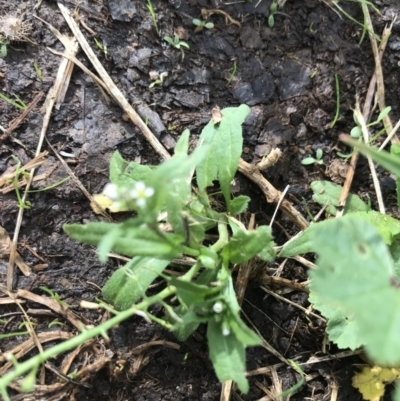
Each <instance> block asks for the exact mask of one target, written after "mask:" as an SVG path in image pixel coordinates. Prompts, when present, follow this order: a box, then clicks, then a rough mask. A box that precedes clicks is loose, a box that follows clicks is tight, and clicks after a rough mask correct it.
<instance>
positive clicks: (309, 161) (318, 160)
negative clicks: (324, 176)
mask: <svg viewBox="0 0 400 401" xmlns="http://www.w3.org/2000/svg"><path fill="white" fill-rule="evenodd" d="M322 155H323V150H322V149H318V150H317V151H316V152H315V157H312V156H310V157H306V158H305V159H303V160H302V161H301V164H304V165H305V166H308V165H309V164H320V165H322V164H324V161H323V160H322Z"/></svg>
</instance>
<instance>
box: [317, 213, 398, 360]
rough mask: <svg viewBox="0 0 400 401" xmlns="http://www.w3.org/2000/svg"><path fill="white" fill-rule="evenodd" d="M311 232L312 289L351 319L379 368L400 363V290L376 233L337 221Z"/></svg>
mask: <svg viewBox="0 0 400 401" xmlns="http://www.w3.org/2000/svg"><path fill="white" fill-rule="evenodd" d="M333 223H334V224H330V225H328V226H325V227H324V229H320V230H317V231H314V238H313V246H314V247H315V249H317V252H318V254H319V258H318V262H317V264H318V269H316V270H315V271H312V272H310V276H311V289H312V291H315V292H316V293H317V294H318V296H319V297H320V298H321V300H322V301H325V302H329V303H335V304H338V305H339V306H340V308H342V309H343V310H344V311H348V312H349V315H350V316H352V318H353V319H354V323H355V324H356V325H357V330H358V332H359V333H362V337H363V340H364V341H365V349H366V351H367V353H368V355H369V356H370V358H371V359H372V360H373V361H374V362H375V363H377V364H381V365H395V364H398V363H399V362H400V336H399V332H400V284H399V282H398V281H397V279H396V276H395V271H394V266H393V260H392V258H391V256H390V253H389V251H388V248H387V247H386V245H385V243H384V241H383V239H382V238H381V236H380V235H379V234H378V232H377V230H376V229H375V228H374V227H373V226H372V225H371V224H369V223H367V222H364V221H360V220H359V219H357V218H348V219H345V218H341V219H335V220H334V221H333Z"/></svg>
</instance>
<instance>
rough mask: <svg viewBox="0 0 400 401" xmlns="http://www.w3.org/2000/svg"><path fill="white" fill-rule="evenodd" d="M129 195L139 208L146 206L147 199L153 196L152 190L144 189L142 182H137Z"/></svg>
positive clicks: (149, 188)
mask: <svg viewBox="0 0 400 401" xmlns="http://www.w3.org/2000/svg"><path fill="white" fill-rule="evenodd" d="M129 195H130V196H131V198H132V199H135V201H136V204H137V205H138V206H139V207H143V206H145V205H146V201H147V198H150V197H151V196H153V195H154V188H151V187H146V185H145V183H144V182H142V181H137V182H136V183H135V186H134V187H133V189H131V190H130V191H129Z"/></svg>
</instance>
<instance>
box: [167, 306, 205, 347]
mask: <svg viewBox="0 0 400 401" xmlns="http://www.w3.org/2000/svg"><path fill="white" fill-rule="evenodd" d="M184 310H186V311H187V308H184V307H183V306H181V305H179V306H178V307H177V308H175V309H174V312H175V313H176V314H177V315H178V316H179V317H180V318H181V322H176V323H175V324H174V326H173V328H172V331H173V333H174V335H175V336H176V338H177V339H178V340H179V341H186V340H187V339H188V338H189V336H190V335H191V334H192V333H193V332H194V331H195V330H196V329H197V327H199V324H200V323H205V322H207V321H208V318H206V317H200V316H198V315H197V314H196V313H195V312H194V311H193V310H189V311H188V312H186V313H183V311H184ZM168 320H169V321H171V319H168Z"/></svg>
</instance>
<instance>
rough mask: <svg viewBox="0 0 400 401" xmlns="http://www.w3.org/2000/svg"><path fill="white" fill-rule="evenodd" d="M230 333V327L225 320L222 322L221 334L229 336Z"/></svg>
mask: <svg viewBox="0 0 400 401" xmlns="http://www.w3.org/2000/svg"><path fill="white" fill-rule="evenodd" d="M229 334H231V329H230V328H229V326H228V324H227V323H226V322H223V323H222V335H223V336H224V337H227V336H229Z"/></svg>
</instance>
